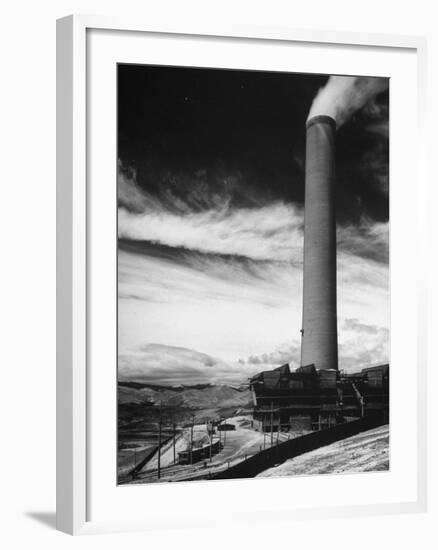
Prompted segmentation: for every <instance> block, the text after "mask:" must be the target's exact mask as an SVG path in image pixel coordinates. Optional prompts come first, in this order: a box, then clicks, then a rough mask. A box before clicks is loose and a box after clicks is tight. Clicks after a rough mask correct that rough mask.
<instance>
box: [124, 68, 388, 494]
mask: <svg viewBox="0 0 438 550" xmlns="http://www.w3.org/2000/svg"><path fill="white" fill-rule="evenodd" d="M117 125H118V130H117V149H118V153H117V159H114V161H115V166H117V205H118V207H117V210H118V211H117V225H118V237H117V303H118V306H117V335H118V336H117V363H118V364H117V479H118V483H119V484H120V485H126V484H147V483H160V482H176V481H202V480H220V479H242V478H266V477H285V476H298V475H320V474H344V473H348V474H354V473H363V472H379V471H388V470H389V469H390V453H389V450H390V429H389V425H390V424H389V401H390V400H389V395H390V392H389V385H390V384H389V370H390V349H389V339H390V287H389V222H390V220H389V181H390V178H389V79H388V78H381V77H370V76H361V75H357V76H353V75H348V76H346V75H327V74H304V73H286V72H264V71H250V70H228V69H214V68H192V67H172V66H156V65H135V64H119V65H118V66H117Z"/></svg>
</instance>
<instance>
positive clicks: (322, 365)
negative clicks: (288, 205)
mask: <svg viewBox="0 0 438 550" xmlns="http://www.w3.org/2000/svg"><path fill="white" fill-rule="evenodd" d="M306 127H307V135H306V178H305V203H304V208H305V210H304V282H303V327H302V331H303V332H302V342H301V365H303V366H304V365H309V364H312V363H313V364H314V365H315V367H316V368H317V369H337V368H338V332H337V308H336V218H335V198H334V172H335V132H336V122H335V120H334V119H333V118H331V117H330V116H327V115H317V116H313V117H312V118H309V119H308V121H307V124H306Z"/></svg>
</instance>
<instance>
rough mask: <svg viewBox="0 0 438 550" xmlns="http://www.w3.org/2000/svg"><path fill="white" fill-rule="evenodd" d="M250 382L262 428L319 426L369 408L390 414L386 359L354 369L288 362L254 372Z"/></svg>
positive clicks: (257, 424) (256, 421)
mask: <svg viewBox="0 0 438 550" xmlns="http://www.w3.org/2000/svg"><path fill="white" fill-rule="evenodd" d="M250 388H251V391H252V396H253V404H254V410H253V423H254V428H255V429H257V430H260V431H268V432H269V431H274V432H276V431H278V430H280V431H308V430H318V429H322V428H327V427H330V426H334V425H336V424H338V423H340V422H345V421H347V420H349V419H352V418H358V417H362V416H366V415H369V414H379V415H381V416H382V418H383V419H385V420H386V421H387V420H388V419H389V365H388V364H385V365H376V366H374V367H370V368H365V369H362V370H361V371H360V372H358V373H355V374H344V373H340V372H339V371H338V370H334V369H332V370H322V369H321V370H317V369H316V368H315V366H314V365H309V366H306V367H299V368H298V369H296V370H295V371H291V370H290V367H289V365H288V364H286V365H282V366H281V367H278V368H276V369H274V370H271V371H264V372H260V373H259V374H257V375H255V376H253V377H252V378H251V379H250Z"/></svg>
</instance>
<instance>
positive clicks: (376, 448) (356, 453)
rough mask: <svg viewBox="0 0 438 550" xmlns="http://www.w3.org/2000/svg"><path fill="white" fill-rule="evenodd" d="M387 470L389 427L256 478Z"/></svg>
mask: <svg viewBox="0 0 438 550" xmlns="http://www.w3.org/2000/svg"><path fill="white" fill-rule="evenodd" d="M385 470H389V426H388V425H386V426H380V427H379V428H375V429H374V430H369V431H367V432H363V433H360V434H357V435H354V436H352V437H349V438H348V439H344V440H343V441H339V442H337V443H333V444H332V445H328V446H326V447H321V448H320V449H317V450H315V451H312V452H310V453H305V454H303V455H301V456H297V457H295V458H292V459H290V460H287V461H286V462H285V463H284V464H281V465H280V466H277V467H275V468H270V469H269V470H266V471H264V472H262V473H261V474H259V475H258V476H257V477H281V476H294V475H315V474H339V473H354V472H356V473H358V472H375V471H385Z"/></svg>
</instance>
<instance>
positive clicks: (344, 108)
mask: <svg viewBox="0 0 438 550" xmlns="http://www.w3.org/2000/svg"><path fill="white" fill-rule="evenodd" d="M388 84H389V79H387V78H378V77H365V76H331V77H330V78H329V79H328V81H327V84H326V85H325V86H324V87H323V88H320V90H319V91H318V93H317V95H316V96H315V99H314V100H313V103H312V106H311V108H310V111H309V116H308V118H307V120H310V119H311V118H313V117H315V116H320V115H326V116H329V117H331V118H332V119H333V120H335V121H336V126H337V128H340V127H341V126H342V125H343V124H345V122H347V120H348V119H349V118H350V117H351V116H352V115H353V114H354V113H355V112H356V111H358V110H359V109H361V108H362V107H364V105H365V104H366V103H368V101H370V99H372V98H373V97H375V96H376V95H377V94H379V93H380V92H383V91H384V90H386V89H387V88H388Z"/></svg>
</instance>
